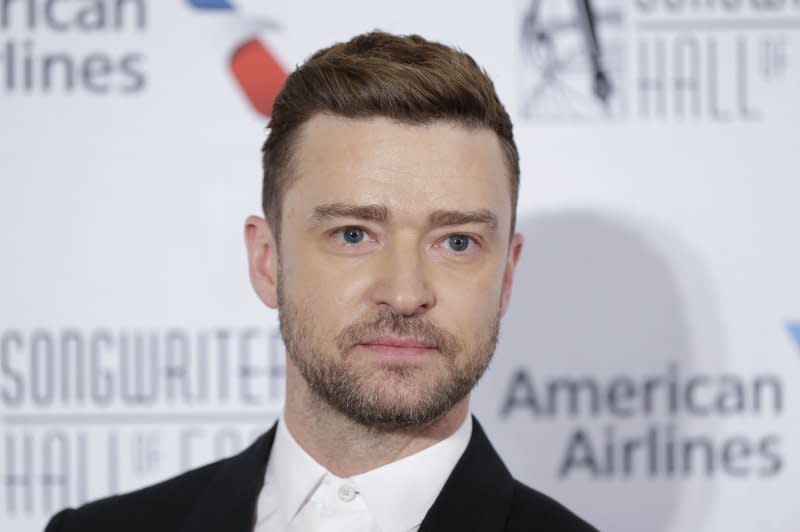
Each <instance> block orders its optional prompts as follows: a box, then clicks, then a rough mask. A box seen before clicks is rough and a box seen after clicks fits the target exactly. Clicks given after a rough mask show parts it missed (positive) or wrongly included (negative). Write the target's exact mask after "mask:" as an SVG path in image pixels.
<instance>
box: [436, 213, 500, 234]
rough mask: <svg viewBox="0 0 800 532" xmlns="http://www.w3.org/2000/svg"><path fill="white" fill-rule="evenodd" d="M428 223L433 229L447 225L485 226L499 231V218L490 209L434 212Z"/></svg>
mask: <svg viewBox="0 0 800 532" xmlns="http://www.w3.org/2000/svg"><path fill="white" fill-rule="evenodd" d="M428 223H429V224H430V225H431V226H432V227H442V226H446V225H465V224H476V223H477V224H484V225H487V226H489V229H491V230H495V229H497V216H496V215H495V214H494V213H493V212H492V211H490V210H488V209H478V210H475V211H448V210H438V211H433V212H432V213H430V215H428Z"/></svg>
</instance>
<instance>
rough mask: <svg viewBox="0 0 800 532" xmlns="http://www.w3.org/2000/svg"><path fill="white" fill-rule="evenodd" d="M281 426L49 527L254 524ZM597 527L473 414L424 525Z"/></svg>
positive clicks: (238, 529) (232, 531)
mask: <svg viewBox="0 0 800 532" xmlns="http://www.w3.org/2000/svg"><path fill="white" fill-rule="evenodd" d="M274 438H275V427H274V426H273V427H272V429H270V430H269V431H268V432H266V433H265V434H263V435H262V436H261V437H260V438H258V439H257V440H256V441H255V443H253V444H252V445H251V446H250V447H248V448H247V449H245V450H244V451H242V452H241V453H240V454H238V455H235V456H232V457H230V458H226V459H224V460H220V461H218V462H214V463H213V464H209V465H207V466H204V467H201V468H199V469H194V470H192V471H188V472H186V473H184V474H182V475H179V476H177V477H175V478H172V479H169V480H166V481H164V482H161V483H159V484H155V485H153V486H150V487H147V488H144V489H141V490H139V491H135V492H132V493H128V494H125V495H117V496H114V497H109V498H107V499H102V500H99V501H95V502H92V503H90V504H87V505H85V506H82V507H81V508H79V509H77V510H73V509H67V510H63V511H61V512H59V513H58V514H56V515H55V516H54V517H53V519H51V521H50V523H48V525H47V528H46V529H45V532H73V531H74V532H95V531H96V532H108V531H114V532H128V531H130V532H160V531H164V532H212V531H224V532H250V531H252V530H253V526H254V524H255V523H254V519H255V510H256V500H257V498H258V494H259V492H260V490H261V486H262V483H263V480H264V471H265V469H266V466H267V460H268V459H269V453H270V450H271V449H272V442H273V440H274ZM444 531H447V532H450V531H455V532H468V531H475V532H494V531H497V532H500V531H504V532H517V531H519V532H522V531H525V532H537V531H540V532H591V531H594V532H597V531H596V529H595V528H594V527H592V526H591V525H589V524H587V523H586V522H585V521H582V520H581V519H580V518H578V517H577V516H575V515H574V514H573V513H571V512H570V511H569V510H567V509H566V508H564V507H563V506H562V505H560V504H559V503H557V502H556V501H554V500H553V499H551V498H549V497H547V496H546V495H543V494H541V493H539V492H538V491H535V490H533V489H531V488H529V487H527V486H525V485H523V484H521V483H520V482H518V481H516V480H514V479H513V478H512V477H511V474H510V473H509V471H508V469H506V466H505V465H504V464H503V462H502V461H501V460H500V457H499V456H498V455H497V453H496V452H495V450H494V448H493V447H492V445H491V444H490V443H489V440H488V439H487V438H486V434H485V433H484V432H483V429H482V428H481V426H480V425H479V424H478V422H477V420H475V419H474V418H473V429H472V437H471V438H470V441H469V444H468V445H467V448H466V450H465V451H464V454H463V455H462V456H461V459H460V460H459V461H458V463H457V464H456V466H455V468H454V469H453V471H452V473H451V474H450V477H449V478H448V479H447V482H446V483H445V485H444V488H442V491H441V492H440V493H439V496H438V497H437V498H436V501H435V502H434V503H433V506H432V507H431V508H430V510H428V513H427V514H426V515H425V519H424V520H423V522H422V525H421V526H420V529H419V532H444Z"/></svg>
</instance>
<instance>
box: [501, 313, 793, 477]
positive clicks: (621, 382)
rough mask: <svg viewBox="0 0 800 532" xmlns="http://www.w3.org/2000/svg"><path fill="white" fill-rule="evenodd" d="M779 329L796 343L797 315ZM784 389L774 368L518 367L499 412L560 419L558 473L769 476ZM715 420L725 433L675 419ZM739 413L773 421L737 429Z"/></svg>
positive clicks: (778, 445)
mask: <svg viewBox="0 0 800 532" xmlns="http://www.w3.org/2000/svg"><path fill="white" fill-rule="evenodd" d="M787 329H788V332H789V335H790V336H791V338H792V340H793V342H794V343H795V345H796V347H797V348H798V350H800V322H790V323H788V324H787ZM785 388H786V386H785V382H784V380H783V378H782V376H781V375H779V374H777V373H770V372H762V373H757V374H750V373H737V372H733V371H725V372H717V373H715V372H702V373H701V372H689V371H687V370H686V369H685V368H683V367H682V366H681V364H680V363H679V362H678V361H673V362H668V363H667V364H666V365H665V367H664V368H663V371H660V372H655V373H652V374H644V375H642V374H636V375H634V374H626V373H624V372H623V373H620V374H618V375H615V376H613V377H610V378H598V377H596V376H590V375H546V374H537V373H536V372H535V371H532V370H530V369H528V368H526V367H522V366H520V367H517V368H515V369H514V370H513V371H512V372H511V375H510V380H509V385H508V387H507V388H506V392H505V396H504V398H503V399H502V404H501V407H500V417H501V418H502V419H509V418H512V417H513V418H515V419H517V420H519V419H521V417H520V416H528V417H529V419H530V418H531V417H532V418H533V419H536V420H537V421H543V422H547V421H552V422H556V421H561V422H563V421H568V426H567V431H566V437H565V438H564V441H563V445H562V449H561V454H560V456H558V457H556V458H555V462H554V471H553V473H554V474H555V475H556V476H557V477H558V478H559V479H570V478H590V479H594V480H598V481H612V480H625V479H636V478H639V479H641V478H650V479H655V478H661V479H676V478H691V477H702V476H705V477H712V476H720V477H730V478H772V477H775V476H777V475H779V474H780V473H781V472H782V471H783V469H784V466H785V463H786V458H785V455H784V451H783V448H782V438H781V434H782V430H781V429H782V424H781V422H780V416H781V415H782V413H783V409H784V390H785ZM714 419H717V420H722V421H726V422H727V423H728V427H729V429H728V431H726V433H725V434H723V435H720V434H717V433H706V432H704V431H703V429H702V428H692V429H687V427H685V426H682V425H684V424H685V422H686V421H687V420H697V421H700V423H698V424H697V425H696V427H702V426H703V425H706V426H708V425H709V422H710V421H713V420H714ZM737 419H749V420H753V419H765V420H772V423H770V424H771V425H772V429H773V430H761V429H752V428H749V427H748V428H745V427H747V426H748V424H744V425H743V426H742V428H741V429H740V430H736V428H735V427H736V426H735V421H736V420H737ZM643 422H644V423H643ZM570 424H571V427H570V426H569V425H570ZM770 424H767V425H766V426H769V425H770Z"/></svg>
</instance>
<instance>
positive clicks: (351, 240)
mask: <svg viewBox="0 0 800 532" xmlns="http://www.w3.org/2000/svg"><path fill="white" fill-rule="evenodd" d="M341 235H342V238H343V239H344V241H345V242H347V243H348V244H358V243H360V242H361V241H362V240H364V236H365V233H364V230H363V229H360V228H358V227H347V228H346V229H342V232H341Z"/></svg>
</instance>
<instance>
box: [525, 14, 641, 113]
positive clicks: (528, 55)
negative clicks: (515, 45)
mask: <svg viewBox="0 0 800 532" xmlns="http://www.w3.org/2000/svg"><path fill="white" fill-rule="evenodd" d="M595 4H600V5H599V7H597V6H596V5H595ZM619 4H620V2H619V0H616V1H613V0H612V1H605V2H590V1H589V0H575V1H573V2H565V1H563V0H550V1H546V0H530V2H529V3H528V4H526V6H525V11H524V13H523V16H522V25H521V28H520V47H521V54H520V56H521V65H520V71H521V77H522V79H521V87H522V107H521V109H522V116H523V117H524V118H526V119H531V120H539V119H544V120H547V121H551V120H559V121H562V120H597V119H607V118H616V117H620V116H621V115H622V114H624V111H625V106H624V96H625V91H624V84H623V77H624V72H625V68H624V67H625V57H624V52H625V49H624V46H623V44H624V37H625V36H624V34H623V30H624V27H623V20H624V17H623V11H622V8H621V6H620V5H619Z"/></svg>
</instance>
